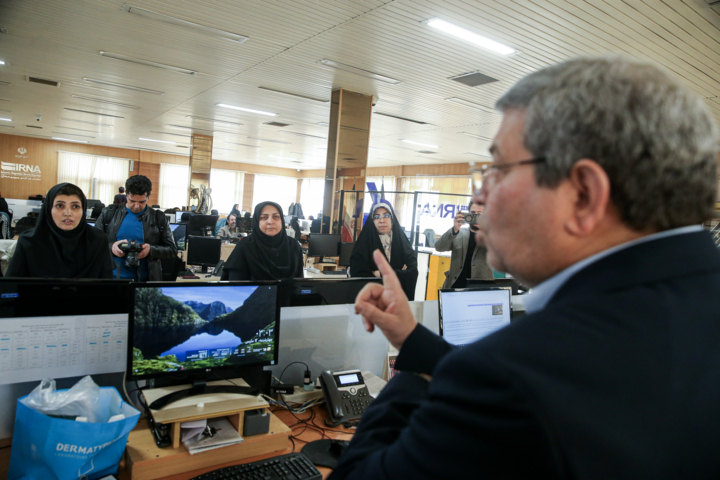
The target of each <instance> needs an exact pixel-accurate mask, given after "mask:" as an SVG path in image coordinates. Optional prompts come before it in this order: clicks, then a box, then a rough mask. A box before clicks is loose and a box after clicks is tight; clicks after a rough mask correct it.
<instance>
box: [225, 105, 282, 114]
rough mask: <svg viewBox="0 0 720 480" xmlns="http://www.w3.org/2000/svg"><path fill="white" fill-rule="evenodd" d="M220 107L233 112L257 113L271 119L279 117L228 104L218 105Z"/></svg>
mask: <svg viewBox="0 0 720 480" xmlns="http://www.w3.org/2000/svg"><path fill="white" fill-rule="evenodd" d="M215 105H216V106H218V107H223V108H230V109H232V110H240V111H243V112H250V113H257V114H260V115H267V116H269V117H277V113H270V112H263V111H262V110H253V109H252V108H244V107H237V106H235V105H228V104H227V103H217V104H215Z"/></svg>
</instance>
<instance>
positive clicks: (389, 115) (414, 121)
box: [373, 112, 428, 125]
mask: <svg viewBox="0 0 720 480" xmlns="http://www.w3.org/2000/svg"><path fill="white" fill-rule="evenodd" d="M373 113H374V114H375V115H382V116H383V117H390V118H396V119H398V120H404V121H406V122H412V123H418V124H420V125H427V124H428V122H421V121H420V120H413V119H412V118H405V117H400V116H398V115H393V114H391V113H384V112H373Z"/></svg>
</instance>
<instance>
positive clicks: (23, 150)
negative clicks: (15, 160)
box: [18, 147, 27, 155]
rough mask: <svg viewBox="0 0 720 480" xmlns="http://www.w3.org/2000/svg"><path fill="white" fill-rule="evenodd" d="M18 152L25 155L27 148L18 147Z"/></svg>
mask: <svg viewBox="0 0 720 480" xmlns="http://www.w3.org/2000/svg"><path fill="white" fill-rule="evenodd" d="M18 153H19V154H20V155H25V154H26V153H27V149H25V148H23V147H20V148H18Z"/></svg>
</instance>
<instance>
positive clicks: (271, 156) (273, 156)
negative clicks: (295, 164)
mask: <svg viewBox="0 0 720 480" xmlns="http://www.w3.org/2000/svg"><path fill="white" fill-rule="evenodd" d="M268 157H270V158H277V159H278V160H297V158H292V157H279V156H277V155H268Z"/></svg>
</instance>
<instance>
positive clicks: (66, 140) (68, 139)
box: [52, 137, 88, 143]
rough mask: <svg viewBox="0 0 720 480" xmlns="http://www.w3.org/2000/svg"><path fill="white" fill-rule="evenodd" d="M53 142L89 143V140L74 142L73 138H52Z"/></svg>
mask: <svg viewBox="0 0 720 480" xmlns="http://www.w3.org/2000/svg"><path fill="white" fill-rule="evenodd" d="M52 139H53V140H62V141H63V142H75V143H88V141H87V140H73V139H72V138H62V137H52Z"/></svg>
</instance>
